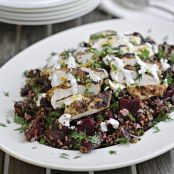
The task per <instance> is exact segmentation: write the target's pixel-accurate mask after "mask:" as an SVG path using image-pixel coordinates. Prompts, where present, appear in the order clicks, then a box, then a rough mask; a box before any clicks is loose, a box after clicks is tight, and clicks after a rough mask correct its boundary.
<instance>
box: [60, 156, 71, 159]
mask: <svg viewBox="0 0 174 174" xmlns="http://www.w3.org/2000/svg"><path fill="white" fill-rule="evenodd" d="M59 158H63V159H69V158H68V157H67V156H64V155H60V156H59Z"/></svg>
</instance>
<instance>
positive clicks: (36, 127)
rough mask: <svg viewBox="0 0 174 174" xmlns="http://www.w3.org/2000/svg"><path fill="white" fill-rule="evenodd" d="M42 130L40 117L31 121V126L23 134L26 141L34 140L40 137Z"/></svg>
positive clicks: (42, 125)
mask: <svg viewBox="0 0 174 174" xmlns="http://www.w3.org/2000/svg"><path fill="white" fill-rule="evenodd" d="M43 131H44V124H43V120H42V118H39V119H37V118H36V119H35V120H33V121H32V126H31V127H30V128H29V129H28V130H26V132H25V136H26V140H27V141H36V140H38V139H39V138H40V136H41V135H42V134H43Z"/></svg>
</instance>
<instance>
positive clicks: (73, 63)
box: [67, 56, 76, 68]
mask: <svg viewBox="0 0 174 174" xmlns="http://www.w3.org/2000/svg"><path fill="white" fill-rule="evenodd" d="M67 67H68V68H76V61H75V58H74V57H72V56H70V57H69V58H68V60H67Z"/></svg>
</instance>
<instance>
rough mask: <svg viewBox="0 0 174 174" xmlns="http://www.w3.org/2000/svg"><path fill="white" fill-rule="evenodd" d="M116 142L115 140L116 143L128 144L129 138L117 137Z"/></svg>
mask: <svg viewBox="0 0 174 174" xmlns="http://www.w3.org/2000/svg"><path fill="white" fill-rule="evenodd" d="M116 142H117V144H128V143H129V138H127V137H121V138H117V140H116Z"/></svg>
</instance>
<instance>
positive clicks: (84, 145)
mask: <svg viewBox="0 0 174 174" xmlns="http://www.w3.org/2000/svg"><path fill="white" fill-rule="evenodd" d="M91 150H92V144H91V142H89V141H87V140H84V141H83V142H82V144H81V146H80V152H82V153H88V152H90V151H91Z"/></svg>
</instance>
